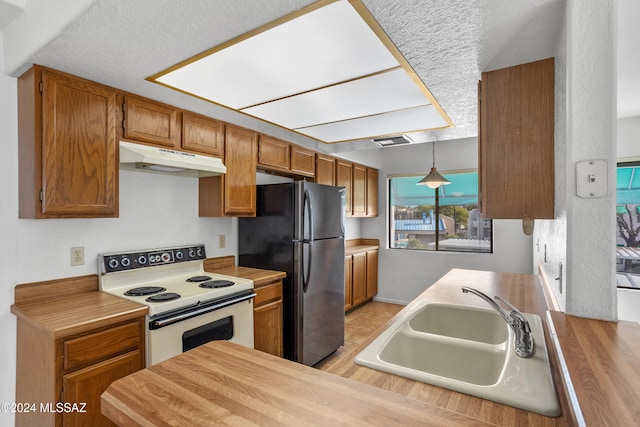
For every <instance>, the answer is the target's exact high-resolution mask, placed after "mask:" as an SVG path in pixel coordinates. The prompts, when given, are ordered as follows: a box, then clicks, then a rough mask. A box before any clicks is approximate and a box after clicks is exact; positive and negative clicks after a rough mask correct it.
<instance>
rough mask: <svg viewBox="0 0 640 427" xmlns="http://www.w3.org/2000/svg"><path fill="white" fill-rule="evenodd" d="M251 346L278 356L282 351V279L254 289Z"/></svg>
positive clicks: (280, 355)
mask: <svg viewBox="0 0 640 427" xmlns="http://www.w3.org/2000/svg"><path fill="white" fill-rule="evenodd" d="M254 291H255V293H256V297H255V299H254V300H253V346H254V348H255V349H256V350H260V351H264V352H265V353H270V354H273V355H275V356H278V357H282V352H283V314H282V310H283V307H282V281H281V280H280V281H278V282H275V283H273V284H269V285H266V286H262V287H260V288H256V289H254Z"/></svg>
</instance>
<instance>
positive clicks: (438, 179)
mask: <svg viewBox="0 0 640 427" xmlns="http://www.w3.org/2000/svg"><path fill="white" fill-rule="evenodd" d="M432 148H433V166H432V167H431V172H429V174H428V175H427V176H425V177H424V178H422V179H421V180H420V181H418V183H417V185H426V186H427V187H429V188H438V187H440V186H441V185H447V184H451V182H450V181H448V180H447V179H446V178H445V177H444V176H442V175H440V173H439V172H438V170H437V169H436V143H435V141H434V142H433V145H432Z"/></svg>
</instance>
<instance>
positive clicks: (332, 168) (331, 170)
mask: <svg viewBox="0 0 640 427" xmlns="http://www.w3.org/2000/svg"><path fill="white" fill-rule="evenodd" d="M315 182H316V183H317V184H324V185H336V159H335V158H334V157H331V156H327V155H326V154H320V153H316V179H315Z"/></svg>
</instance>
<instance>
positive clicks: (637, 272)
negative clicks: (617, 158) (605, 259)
mask: <svg viewBox="0 0 640 427" xmlns="http://www.w3.org/2000/svg"><path fill="white" fill-rule="evenodd" d="M616 172H617V173H616V225H617V227H616V282H617V285H618V287H620V288H635V289H638V288H640V162H628V163H619V164H618V168H617V171H616Z"/></svg>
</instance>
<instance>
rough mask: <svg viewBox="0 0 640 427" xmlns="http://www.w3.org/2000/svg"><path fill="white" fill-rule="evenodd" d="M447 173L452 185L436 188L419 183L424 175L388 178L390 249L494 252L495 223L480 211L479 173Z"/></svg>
mask: <svg viewBox="0 0 640 427" xmlns="http://www.w3.org/2000/svg"><path fill="white" fill-rule="evenodd" d="M444 176H445V178H447V179H448V180H449V181H451V184H449V185H443V186H441V187H440V188H438V189H437V190H434V189H432V188H429V187H426V186H422V185H417V182H418V181H420V180H421V179H422V178H423V177H422V176H401V177H393V178H390V179H389V231H390V235H389V246H390V248H392V249H393V248H395V249H413V250H427V251H455V252H481V253H491V252H492V249H493V248H492V235H493V229H492V222H491V220H486V219H484V218H482V217H481V216H480V211H479V210H478V172H477V171H472V172H459V173H447V174H445V175H444ZM436 197H437V201H436Z"/></svg>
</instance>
